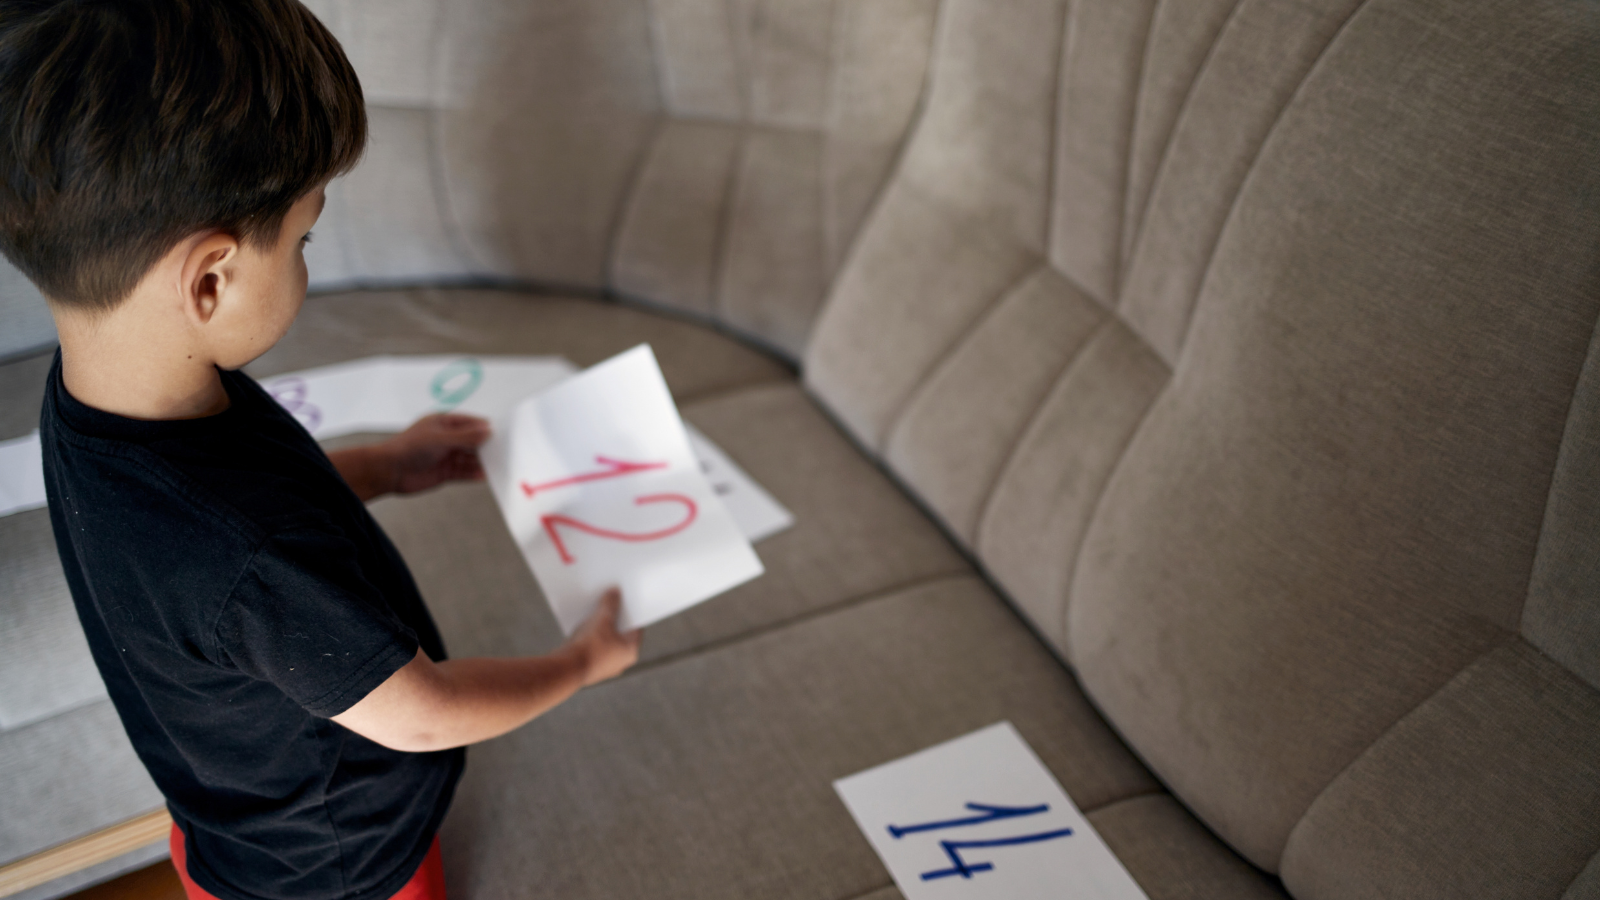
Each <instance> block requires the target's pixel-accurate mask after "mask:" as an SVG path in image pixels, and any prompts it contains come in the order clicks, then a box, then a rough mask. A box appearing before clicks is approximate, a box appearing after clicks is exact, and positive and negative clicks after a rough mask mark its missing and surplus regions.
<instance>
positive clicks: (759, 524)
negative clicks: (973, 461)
mask: <svg viewBox="0 0 1600 900" xmlns="http://www.w3.org/2000/svg"><path fill="white" fill-rule="evenodd" d="M577 370H578V368H577V366H574V365H573V364H572V363H570V362H568V361H567V360H565V359H563V358H561V357H559V356H372V357H367V358H365V359H358V360H353V361H351V362H347V363H338V364H336V365H331V366H322V367H320V368H316V369H306V370H304V371H300V372H289V373H286V374H283V375H279V376H277V377H275V378H268V379H265V380H263V381H262V383H261V385H262V387H263V388H265V389H266V390H267V393H269V394H271V395H272V397H273V398H274V399H276V400H277V401H278V402H279V403H280V404H282V405H283V407H284V409H286V410H288V411H289V412H290V413H291V414H293V415H294V416H295V418H297V419H299V420H300V424H302V425H304V426H305V427H306V430H307V431H309V432H311V436H312V437H315V438H317V439H318V440H326V439H328V438H335V437H340V436H342V435H346V434H357V433H360V432H364V431H372V432H391V431H402V430H404V429H405V428H407V427H408V426H410V425H411V423H412V422H415V421H416V420H417V419H420V418H422V417H423V416H425V415H428V414H429V413H435V412H443V411H455V412H464V413H470V414H472V415H475V416H482V417H484V418H486V419H488V420H490V421H491V422H498V421H499V420H501V419H504V418H505V417H506V416H507V414H508V413H510V411H511V408H512V407H514V406H516V405H517V403H519V402H521V401H523V400H526V399H527V398H528V397H531V396H533V395H534V394H537V393H539V392H540V391H543V390H544V389H546V388H548V387H550V386H551V385H554V384H556V383H558V382H560V381H561V380H562V379H564V378H566V377H568V376H569V375H571V374H572V373H574V372H576V371H577ZM685 428H686V429H687V431H688V434H689V446H690V449H691V450H693V451H694V455H695V456H696V457H697V458H698V459H699V460H700V468H701V471H702V472H704V473H705V476H706V478H707V479H708V480H709V481H710V482H711V486H712V489H713V490H714V491H716V494H717V496H718V497H719V498H721V499H722V502H723V505H724V506H726V507H727V508H728V512H729V513H731V514H732V515H733V519H734V521H735V522H737V523H738V525H739V530H740V531H742V532H744V536H745V537H746V538H748V539H749V540H750V541H752V542H755V541H760V540H763V539H765V538H768V537H771V536H772V535H774V534H777V533H778V532H780V531H783V530H784V529H786V528H788V527H789V526H791V525H793V524H794V516H793V515H792V514H791V513H790V512H789V510H787V509H785V508H784V507H783V504H781V503H779V502H778V501H777V500H776V499H774V498H773V496H772V495H771V494H769V493H767V491H766V490H765V489H763V488H762V487H761V485H759V484H757V483H756V482H755V481H754V479H752V478H751V477H750V476H749V475H747V474H745V472H744V470H743V469H741V468H739V466H738V465H737V464H736V463H734V461H733V460H731V459H729V458H728V455H727V454H725V453H723V452H722V450H721V448H719V447H718V446H717V445H716V444H713V443H712V442H711V440H710V439H709V438H707V437H706V436H705V435H703V434H701V433H700V432H699V431H698V430H696V429H695V428H694V427H693V426H690V425H685ZM43 503H44V498H43V495H41V496H40V498H39V504H40V505H43Z"/></svg>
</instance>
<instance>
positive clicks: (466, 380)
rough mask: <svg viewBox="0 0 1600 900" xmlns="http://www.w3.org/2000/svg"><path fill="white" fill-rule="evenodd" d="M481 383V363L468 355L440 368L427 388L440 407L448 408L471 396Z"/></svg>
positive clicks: (452, 407) (454, 406)
mask: <svg viewBox="0 0 1600 900" xmlns="http://www.w3.org/2000/svg"><path fill="white" fill-rule="evenodd" d="M481 384H483V364H482V363H480V362H478V361H477V360H475V359H473V358H472V357H470V356H468V357H464V358H462V359H458V360H456V361H455V362H453V363H451V364H450V365H448V366H445V367H444V368H442V369H440V370H439V374H437V375H435V376H433V383H432V384H430V385H428V389H429V390H430V391H432V392H433V399H435V400H437V401H439V408H440V409H442V410H450V409H454V408H456V407H457V406H460V405H461V402H462V401H463V400H466V399H467V398H468V397H471V396H472V392H473V391H476V390H477V389H478V385H481Z"/></svg>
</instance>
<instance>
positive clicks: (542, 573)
mask: <svg viewBox="0 0 1600 900" xmlns="http://www.w3.org/2000/svg"><path fill="white" fill-rule="evenodd" d="M480 456H481V457H482V458H483V465H484V469H485V470H486V471H487V472H488V475H489V483H490V485H491V487H492V488H493V489H494V496H495V499H496V500H498V501H499V503H500V510H501V512H502V513H503V514H504V515H505V519H506V524H507V525H508V526H509V527H510V529H511V535H512V537H513V538H515V539H516V542H517V546H518V547H520V548H521V549H522V553H523V557H524V558H525V559H526V560H527V561H528V566H529V568H531V569H532V570H533V573H534V575H535V577H537V578H538V580H539V586H540V587H541V588H543V589H544V593H545V597H546V598H547V599H548V600H549V601H550V606H551V609H552V610H553V611H554V612H555V616H556V621H557V622H559V623H560V625H561V628H562V630H563V631H564V632H566V633H568V634H571V633H572V631H573V630H574V629H576V628H577V627H578V625H580V624H582V622H583V620H584V619H585V618H586V617H587V616H588V615H589V613H590V612H592V611H593V610H594V608H595V605H596V603H597V601H598V600H599V597H600V595H601V594H602V593H603V592H604V591H605V589H606V588H608V587H612V586H616V587H620V588H621V589H622V598H623V616H622V622H621V623H620V625H621V627H623V628H638V627H642V626H645V625H649V624H651V623H652V622H657V621H660V620H661V619H663V618H666V617H667V616H669V615H672V614H673V613H676V612H679V611H681V610H684V609H687V608H688V607H690V606H693V605H694V604H696V603H699V602H701V601H703V600H706V599H709V598H710V597H713V596H715V595H717V594H720V593H722V592H723V591H726V590H727V589H729V588H731V587H733V586H735V585H738V584H741V583H743V582H745V581H748V580H750V579H751V578H754V577H756V576H757V575H760V574H761V572H762V567H761V561H760V559H758V558H757V557H756V554H755V551H754V550H752V549H751V547H750V542H749V541H748V540H747V539H746V538H745V536H744V534H743V533H741V532H740V529H739V526H738V524H737V523H736V522H735V521H734V518H733V516H732V515H731V514H730V513H729V512H728V510H727V508H726V507H724V506H723V503H722V500H721V499H720V498H719V497H718V496H717V492H716V490H715V489H714V488H713V486H712V484H711V482H710V481H709V480H707V478H706V475H705V473H704V471H702V469H701V465H700V461H699V460H698V459H696V458H695V455H694V452H693V451H692V450H691V449H690V446H689V438H688V435H687V434H685V432H684V428H683V423H682V422H681V421H680V420H679V418H678V411H677V409H676V407H674V406H673V403H672V397H671V395H670V394H669V393H668V392H667V384H666V381H665V380H663V379H662V377H661V370H660V368H658V367H657V365H656V359H655V355H654V354H653V353H652V352H651V351H650V347H649V346H648V345H642V346H639V347H636V348H634V349H633V350H630V351H628V352H626V353H624V354H622V355H620V356H617V357H614V358H612V359H610V360H608V361H606V362H603V363H601V364H600V365H597V366H595V367H594V368H592V369H589V370H588V371H585V372H583V373H582V374H579V375H575V376H573V377H572V378H569V379H568V380H566V381H564V382H562V383H561V384H559V385H557V386H556V387H554V388H551V389H550V390H548V391H546V392H544V393H543V394H539V395H537V396H535V397H532V398H530V399H528V400H525V401H523V402H522V403H521V404H519V405H518V406H517V407H516V408H515V409H514V410H512V411H511V412H510V413H509V414H508V415H506V416H504V417H502V418H501V419H499V420H498V421H496V423H495V436H494V437H493V438H491V439H490V441H489V443H488V444H486V445H484V447H483V449H482V450H481V451H480Z"/></svg>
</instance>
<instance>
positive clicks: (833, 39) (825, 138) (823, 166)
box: [801, 0, 846, 356]
mask: <svg viewBox="0 0 1600 900" xmlns="http://www.w3.org/2000/svg"><path fill="white" fill-rule="evenodd" d="M843 4H844V0H833V5H832V7H831V9H832V12H831V13H830V14H829V20H828V82H827V87H826V88H825V91H824V93H823V97H822V122H821V125H820V127H819V128H818V134H819V135H821V139H822V149H821V151H820V152H819V153H818V154H817V169H818V177H817V208H818V209H819V210H820V211H821V213H820V219H819V221H818V227H819V228H820V229H821V231H822V281H821V283H822V297H823V299H826V298H827V296H828V293H829V289H830V288H831V286H832V281H833V273H834V271H835V269H834V267H833V265H832V263H833V258H832V257H833V253H834V251H836V250H837V249H838V248H837V246H836V244H837V242H838V235H836V234H835V233H834V228H833V208H834V205H835V204H836V203H837V200H836V198H835V197H834V195H833V191H832V190H830V187H831V185H832V181H831V180H830V179H829V178H828V161H829V160H830V159H832V157H833V154H832V150H833V144H834V140H833V139H834V128H835V127H837V120H836V116H837V115H838V111H839V78H840V72H841V71H842V70H841V68H840V66H839V56H840V54H841V52H842V50H841V48H842V46H843V44H844V32H845V30H846V29H845V25H844V21H845V19H846V15H845V14H844V13H842V12H841V11H840V9H841V7H842V6H843ZM821 312H822V301H821V300H819V301H818V302H817V308H816V309H815V310H813V311H812V314H811V323H812V324H813V325H814V324H816V321H817V316H818V315H819V314H820V313H821ZM810 339H811V335H810V334H809V333H807V335H806V343H808V344H809V343H810V342H811V340H810ZM804 353H805V351H804V348H802V349H801V355H802V356H803V355H804Z"/></svg>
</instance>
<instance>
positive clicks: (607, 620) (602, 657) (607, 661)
mask: <svg viewBox="0 0 1600 900" xmlns="http://www.w3.org/2000/svg"><path fill="white" fill-rule="evenodd" d="M621 612H622V593H621V592H620V591H618V590H617V589H616V588H612V589H611V590H609V591H606V594H605V596H604V597H601V598H600V608H599V609H597V610H595V611H594V614H593V615H591V616H590V617H589V619H588V621H586V622H584V623H583V624H582V625H579V626H578V630H577V631H574V632H573V633H572V637H570V638H567V643H566V645H565V646H564V647H563V648H562V649H564V650H568V651H571V652H573V653H576V654H577V655H578V659H579V660H581V661H582V665H583V684H584V686H585V687H587V686H589V685H591V684H596V683H598V682H601V681H605V680H606V679H608V678H615V677H616V676H618V675H621V674H622V673H623V672H625V671H627V669H628V668H629V667H630V666H632V665H633V664H634V663H635V662H638V661H639V644H640V642H641V641H642V640H643V638H644V635H643V632H642V631H641V630H640V629H637V628H635V629H634V630H632V631H630V632H628V633H627V634H619V633H618V632H617V616H618V615H620V614H621Z"/></svg>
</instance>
